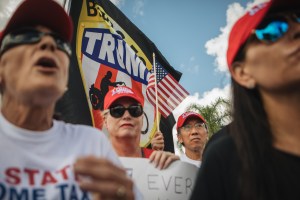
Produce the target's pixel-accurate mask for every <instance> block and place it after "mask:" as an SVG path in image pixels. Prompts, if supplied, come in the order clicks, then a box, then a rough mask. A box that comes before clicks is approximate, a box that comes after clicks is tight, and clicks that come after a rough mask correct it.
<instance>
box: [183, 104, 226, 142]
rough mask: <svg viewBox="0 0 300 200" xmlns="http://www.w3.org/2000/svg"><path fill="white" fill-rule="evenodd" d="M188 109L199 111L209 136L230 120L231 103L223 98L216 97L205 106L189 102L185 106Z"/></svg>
mask: <svg viewBox="0 0 300 200" xmlns="http://www.w3.org/2000/svg"><path fill="white" fill-rule="evenodd" d="M190 110H191V111H195V112H198V113H200V114H201V115H202V116H203V117H204V118H205V120H206V122H207V125H208V136H209V137H211V136H212V135H213V134H214V133H216V132H217V131H218V130H220V129H221V128H222V127H223V126H224V125H226V124H228V123H229V122H230V121H231V112H230V111H231V103H230V101H229V100H227V99H224V98H218V99H217V100H216V101H214V102H212V103H211V104H210V105H206V106H201V105H199V104H191V105H189V106H188V107H187V111H190Z"/></svg>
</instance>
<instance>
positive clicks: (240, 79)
mask: <svg viewBox="0 0 300 200" xmlns="http://www.w3.org/2000/svg"><path fill="white" fill-rule="evenodd" d="M230 72H231V76H232V78H233V79H234V80H235V81H236V82H237V83H238V84H240V85H241V86H243V87H245V88H248V89H253V88H255V85H256V81H255V79H254V78H253V76H252V74H251V72H250V71H249V68H247V67H246V65H245V63H244V62H234V63H233V64H232V66H231V70H230Z"/></svg>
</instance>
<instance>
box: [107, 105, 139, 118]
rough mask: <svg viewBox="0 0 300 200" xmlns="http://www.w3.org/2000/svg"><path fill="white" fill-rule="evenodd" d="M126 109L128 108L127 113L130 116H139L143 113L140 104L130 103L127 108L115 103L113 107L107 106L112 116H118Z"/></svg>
mask: <svg viewBox="0 0 300 200" xmlns="http://www.w3.org/2000/svg"><path fill="white" fill-rule="evenodd" d="M126 110H128V112H129V114H130V115H131V116H132V117H139V116H141V115H142V114H143V113H144V111H143V107H142V106H141V105H131V106H129V107H128V108H125V107H124V106H122V105H117V106H115V107H111V108H109V113H110V115H111V116H113V117H114V118H120V117H122V116H123V115H124V113H125V111H126Z"/></svg>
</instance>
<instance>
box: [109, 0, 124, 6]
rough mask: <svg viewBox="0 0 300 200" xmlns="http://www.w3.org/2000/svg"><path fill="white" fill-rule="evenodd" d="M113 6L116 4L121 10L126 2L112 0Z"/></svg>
mask: <svg viewBox="0 0 300 200" xmlns="http://www.w3.org/2000/svg"><path fill="white" fill-rule="evenodd" d="M110 1H111V2H112V3H113V4H115V6H117V7H118V8H121V7H122V6H123V5H124V3H125V0H110Z"/></svg>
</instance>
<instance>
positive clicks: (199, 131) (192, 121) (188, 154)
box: [176, 111, 208, 167]
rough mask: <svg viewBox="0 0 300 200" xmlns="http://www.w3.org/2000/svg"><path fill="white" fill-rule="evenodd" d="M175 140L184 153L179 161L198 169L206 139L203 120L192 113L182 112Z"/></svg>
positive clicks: (198, 115)
mask: <svg viewBox="0 0 300 200" xmlns="http://www.w3.org/2000/svg"><path fill="white" fill-rule="evenodd" d="M176 129H177V139H178V142H179V143H180V144H182V145H183V146H184V150H185V152H184V153H183V154H182V155H181V156H180V160H181V161H184V162H188V163H191V164H193V165H195V166H197V167H200V165H201V160H202V152H203V149H204V147H205V144H206V142H207V139H208V134H207V126H206V121H205V119H204V118H203V117H202V116H201V115H200V114H198V113H196V112H193V111H187V112H184V113H183V114H182V115H180V116H179V117H178V120H177V126H176Z"/></svg>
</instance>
